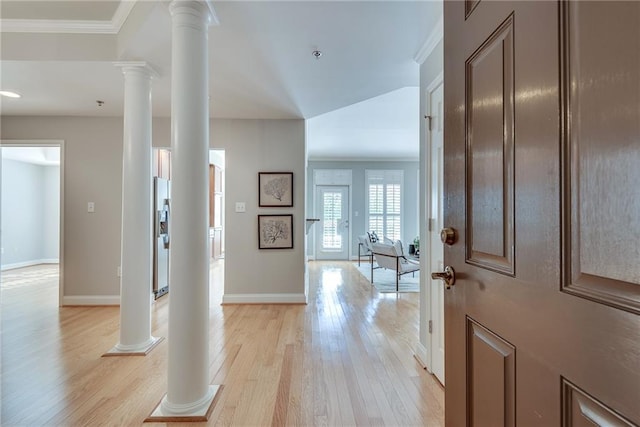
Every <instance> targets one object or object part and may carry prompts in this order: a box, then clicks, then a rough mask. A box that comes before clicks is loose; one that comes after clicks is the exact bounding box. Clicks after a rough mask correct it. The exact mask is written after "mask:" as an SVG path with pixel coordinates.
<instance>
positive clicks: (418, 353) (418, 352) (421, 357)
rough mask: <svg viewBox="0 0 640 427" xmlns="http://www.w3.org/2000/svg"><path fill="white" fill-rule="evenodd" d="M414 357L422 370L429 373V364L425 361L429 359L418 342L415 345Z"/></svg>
mask: <svg viewBox="0 0 640 427" xmlns="http://www.w3.org/2000/svg"><path fill="white" fill-rule="evenodd" d="M414 356H415V358H416V360H417V361H418V363H420V364H421V365H422V367H423V368H425V369H426V370H428V371H429V372H431V369H429V368H430V367H429V364H428V363H427V361H428V360H429V357H428V354H427V348H426V347H425V346H424V345H422V343H421V342H418V343H417V344H416V348H415V350H414Z"/></svg>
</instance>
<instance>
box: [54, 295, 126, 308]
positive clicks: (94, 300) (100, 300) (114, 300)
mask: <svg viewBox="0 0 640 427" xmlns="http://www.w3.org/2000/svg"><path fill="white" fill-rule="evenodd" d="M62 305H63V306H66V305H120V295H70V296H65V297H62Z"/></svg>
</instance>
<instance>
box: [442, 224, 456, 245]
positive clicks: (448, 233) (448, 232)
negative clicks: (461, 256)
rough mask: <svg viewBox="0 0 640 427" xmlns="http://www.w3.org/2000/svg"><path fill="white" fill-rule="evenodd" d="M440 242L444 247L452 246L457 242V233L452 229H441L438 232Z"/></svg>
mask: <svg viewBox="0 0 640 427" xmlns="http://www.w3.org/2000/svg"><path fill="white" fill-rule="evenodd" d="M440 240H441V241H442V243H444V244H445V245H449V246H451V245H453V244H454V243H455V242H456V240H458V233H456V230H454V229H453V228H449V227H447V228H443V229H442V231H441V232H440Z"/></svg>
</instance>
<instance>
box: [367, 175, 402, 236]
mask: <svg viewBox="0 0 640 427" xmlns="http://www.w3.org/2000/svg"><path fill="white" fill-rule="evenodd" d="M402 180H403V171H401V170H367V171H366V183H367V230H368V231H375V232H376V234H377V235H378V236H379V237H380V238H382V237H383V236H384V237H387V238H389V239H391V240H398V239H400V235H401V232H402V224H401V218H402Z"/></svg>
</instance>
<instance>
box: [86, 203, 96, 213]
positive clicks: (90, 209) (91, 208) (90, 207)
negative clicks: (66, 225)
mask: <svg viewBox="0 0 640 427" xmlns="http://www.w3.org/2000/svg"><path fill="white" fill-rule="evenodd" d="M95 211H96V204H95V203H94V202H89V203H87V212H89V213H94V212H95Z"/></svg>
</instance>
